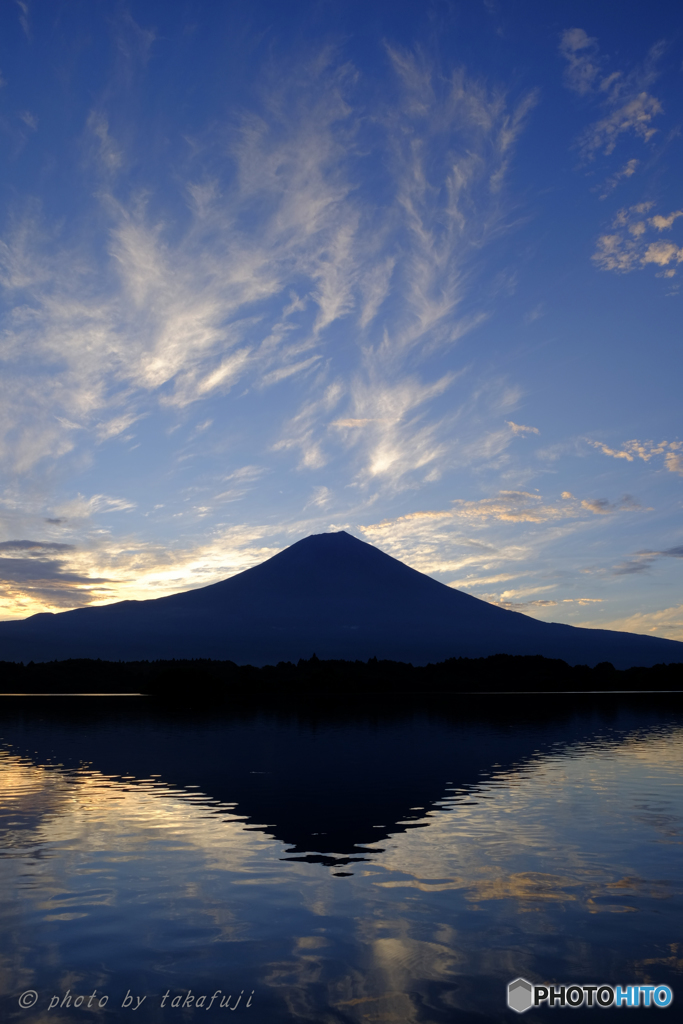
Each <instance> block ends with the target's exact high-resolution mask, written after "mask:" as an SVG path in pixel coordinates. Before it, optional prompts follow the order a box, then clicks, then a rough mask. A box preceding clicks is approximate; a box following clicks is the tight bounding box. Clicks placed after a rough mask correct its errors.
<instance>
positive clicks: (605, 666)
mask: <svg viewBox="0 0 683 1024" xmlns="http://www.w3.org/2000/svg"><path fill="white" fill-rule="evenodd" d="M676 690H683V664H669V665H665V664H661V665H655V666H653V667H650V668H629V669H624V670H621V671H619V670H617V669H615V668H614V666H613V665H612V664H611V663H609V662H603V663H601V664H598V665H596V666H595V667H594V668H590V667H589V666H587V665H574V666H570V665H568V664H567V663H566V662H564V661H561V660H559V659H553V658H544V657H541V656H540V655H537V656H526V655H509V654H496V655H492V656H491V657H488V658H449V659H447V660H446V661H442V662H438V663H437V664H428V665H423V666H413V665H411V664H406V663H404V662H397V661H386V660H378V659H377V658H370V659H369V660H368V661H341V660H337V661H333V660H328V661H322V660H319V659H318V658H317V657H316V656H315V654H314V655H313V656H312V657H311V658H309V659H303V658H301V659H299V661H298V662H297V663H296V664H294V663H293V662H279V663H278V664H277V665H264V666H263V667H261V668H258V667H255V666H253V665H236V664H235V663H234V662H232V661H215V660H211V659H194V660H187V661H179V660H165V661H164V660H161V661H130V662H112V661H101V660H92V659H70V660H66V661H51V662H41V663H38V664H34V663H33V662H30V663H29V664H28V665H23V664H21V663H15V662H0V693H5V694H8V693H26V694H38V693H45V694H57V693H144V694H148V695H150V696H154V697H158V698H161V699H164V700H167V701H175V700H183V701H190V702H198V701H199V702H205V701H210V702H212V703H217V704H221V703H226V702H234V701H235V700H242V701H250V700H254V699H255V700H258V701H277V700H278V699H284V700H291V699H293V698H296V697H297V696H299V695H300V696H305V697H306V698H309V699H310V698H316V697H317V698H321V699H343V698H344V696H345V695H347V694H356V695H358V694H379V695H382V694H384V695H397V694H406V695H408V694H411V695H419V694H422V693H453V694H458V693H460V694H465V693H486V692H489V693H490V692H494V693H513V692H539V693H540V692H551V693H553V692H556V693H566V692H571V691H577V692H592V691H650V692H655V691H676Z"/></svg>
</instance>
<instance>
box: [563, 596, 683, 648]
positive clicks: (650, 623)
mask: <svg viewBox="0 0 683 1024" xmlns="http://www.w3.org/2000/svg"><path fill="white" fill-rule="evenodd" d="M577 625H582V626H590V627H592V628H593V629H595V628H599V629H615V630H617V631H618V632H625V633H645V634H649V635H650V636H660V637H666V638H667V639H669V640H681V641H683V605H680V604H679V605H674V606H673V607H671V608H663V609H661V610H660V611H654V612H637V613H636V614H635V615H628V616H622V617H621V618H617V619H608V620H606V621H602V620H601V621H600V622H596V621H595V620H594V619H593V620H591V621H590V622H582V623H577Z"/></svg>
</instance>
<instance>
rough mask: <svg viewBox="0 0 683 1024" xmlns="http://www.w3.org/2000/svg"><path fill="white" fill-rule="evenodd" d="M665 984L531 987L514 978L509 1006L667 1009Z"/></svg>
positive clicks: (520, 1008) (669, 999)
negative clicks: (649, 1007) (652, 1007)
mask: <svg viewBox="0 0 683 1024" xmlns="http://www.w3.org/2000/svg"><path fill="white" fill-rule="evenodd" d="M673 998H674V994H673V992H672V991H671V989H670V988H669V986H668V985H558V986H557V987H555V986H554V985H532V984H531V982H530V981H527V980H526V978H515V980H514V981H511V982H510V984H509V985H508V1006H509V1007H510V1009H511V1010H515V1011H516V1012H517V1013H524V1012H525V1010H530V1009H531V1008H532V1006H541V1005H542V1004H543V1003H546V1004H547V1005H548V1006H572V1007H576V1006H615V1007H622V1006H630V1007H635V1006H659V1007H664V1006H670V1005H671V1003H672V1002H673Z"/></svg>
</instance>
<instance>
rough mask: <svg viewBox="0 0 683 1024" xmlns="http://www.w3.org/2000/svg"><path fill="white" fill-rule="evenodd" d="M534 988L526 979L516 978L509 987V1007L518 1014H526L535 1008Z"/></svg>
mask: <svg viewBox="0 0 683 1024" xmlns="http://www.w3.org/2000/svg"><path fill="white" fill-rule="evenodd" d="M533 992H534V990H533V986H532V985H531V984H530V983H529V982H528V981H527V980H526V979H525V978H515V980H514V981H511V982H510V984H509V985H508V1006H509V1007H510V1009H511V1010H516V1011H517V1013H524V1011H525V1010H528V1009H529V1007H530V1006H533V1003H534V996H533Z"/></svg>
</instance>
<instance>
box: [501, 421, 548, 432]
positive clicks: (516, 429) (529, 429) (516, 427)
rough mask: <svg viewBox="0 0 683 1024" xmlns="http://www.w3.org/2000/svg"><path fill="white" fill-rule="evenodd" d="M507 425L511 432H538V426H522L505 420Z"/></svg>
mask: <svg viewBox="0 0 683 1024" xmlns="http://www.w3.org/2000/svg"><path fill="white" fill-rule="evenodd" d="M507 425H508V427H509V428H510V430H511V431H512V433H513V434H522V435H524V434H540V430H539V429H538V427H524V426H522V424H521V423H513V422H512V420H507Z"/></svg>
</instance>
